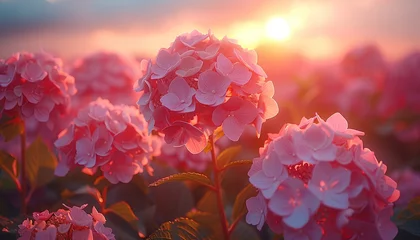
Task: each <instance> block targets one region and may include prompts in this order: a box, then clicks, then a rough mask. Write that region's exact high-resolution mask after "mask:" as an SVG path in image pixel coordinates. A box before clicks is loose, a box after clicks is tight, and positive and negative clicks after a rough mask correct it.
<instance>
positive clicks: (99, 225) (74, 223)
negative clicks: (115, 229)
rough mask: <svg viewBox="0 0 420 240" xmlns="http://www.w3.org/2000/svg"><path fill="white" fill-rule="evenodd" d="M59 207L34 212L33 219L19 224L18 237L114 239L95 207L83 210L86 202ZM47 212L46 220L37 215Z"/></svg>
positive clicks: (53, 239)
mask: <svg viewBox="0 0 420 240" xmlns="http://www.w3.org/2000/svg"><path fill="white" fill-rule="evenodd" d="M64 206H65V207H66V209H59V210H57V211H56V212H53V213H48V211H47V210H45V211H44V212H42V213H41V214H39V213H34V214H33V215H34V216H37V217H35V219H34V221H32V220H29V219H26V220H25V221H23V223H22V224H21V225H19V230H18V233H19V235H20V238H19V239H22V240H24V239H25V240H26V239H27V240H38V239H39V240H44V239H51V240H55V239H75V240H76V239H92V240H93V239H103V240H115V236H114V234H112V229H110V228H107V227H105V226H104V223H105V221H106V220H105V218H104V216H103V215H102V214H101V213H99V212H98V211H97V210H96V208H93V209H92V213H91V214H88V213H86V212H85V210H84V209H85V208H86V206H87V204H84V205H82V206H81V207H76V206H73V207H69V206H66V205H64ZM44 213H45V214H46V213H48V215H49V218H48V220H47V221H45V220H42V219H41V218H42V217H41V218H40V217H39V215H44Z"/></svg>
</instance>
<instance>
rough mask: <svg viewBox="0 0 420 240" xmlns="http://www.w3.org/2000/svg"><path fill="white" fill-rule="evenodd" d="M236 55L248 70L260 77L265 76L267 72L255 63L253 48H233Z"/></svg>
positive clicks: (255, 56) (255, 55) (255, 54)
mask: <svg viewBox="0 0 420 240" xmlns="http://www.w3.org/2000/svg"><path fill="white" fill-rule="evenodd" d="M234 52H235V55H236V57H237V58H238V59H239V61H241V62H242V63H243V64H244V65H245V66H247V67H248V68H249V69H250V70H252V71H253V72H255V73H256V74H258V75H260V76H261V77H264V78H267V74H266V73H265V72H264V70H263V69H262V68H261V67H260V66H258V65H257V53H256V52H255V51H254V50H249V51H246V50H242V51H241V50H238V49H234Z"/></svg>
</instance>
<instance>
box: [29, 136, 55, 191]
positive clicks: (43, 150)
mask: <svg viewBox="0 0 420 240" xmlns="http://www.w3.org/2000/svg"><path fill="white" fill-rule="evenodd" d="M25 158H26V159H25V163H26V175H27V177H28V179H29V181H30V183H31V186H32V187H39V186H43V185H45V184H47V183H49V182H50V181H51V180H52V179H53V178H54V169H55V167H56V166H57V159H56V157H55V155H54V154H53V153H52V152H51V151H50V149H49V148H48V146H47V145H46V144H45V143H44V142H43V141H42V139H41V138H39V137H38V138H37V139H36V140H35V141H34V142H33V143H32V144H31V145H30V146H29V147H28V149H26V154H25Z"/></svg>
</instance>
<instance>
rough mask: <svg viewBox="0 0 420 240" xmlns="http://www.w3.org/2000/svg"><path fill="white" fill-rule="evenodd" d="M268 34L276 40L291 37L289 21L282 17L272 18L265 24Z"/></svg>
mask: <svg viewBox="0 0 420 240" xmlns="http://www.w3.org/2000/svg"><path fill="white" fill-rule="evenodd" d="M265 31H266V36H267V37H268V38H270V39H274V40H278V41H281V40H285V39H288V38H289V37H290V32H291V31H290V25H289V23H288V22H287V21H286V20H285V19H283V18H280V17H276V18H272V19H270V20H269V21H268V22H267V23H266V25H265Z"/></svg>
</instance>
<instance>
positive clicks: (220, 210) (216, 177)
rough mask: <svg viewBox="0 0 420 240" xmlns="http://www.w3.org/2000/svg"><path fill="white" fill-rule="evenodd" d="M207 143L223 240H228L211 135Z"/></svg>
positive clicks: (218, 173) (220, 185)
mask: <svg viewBox="0 0 420 240" xmlns="http://www.w3.org/2000/svg"><path fill="white" fill-rule="evenodd" d="M209 141H210V145H211V158H212V162H213V171H214V183H215V191H216V198H217V207H218V209H219V217H220V222H221V224H222V229H223V236H224V239H225V240H229V229H228V222H227V219H226V213H225V207H224V205H223V197H222V184H221V179H220V169H219V168H218V167H217V162H216V153H215V151H214V140H213V135H210V138H209Z"/></svg>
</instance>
